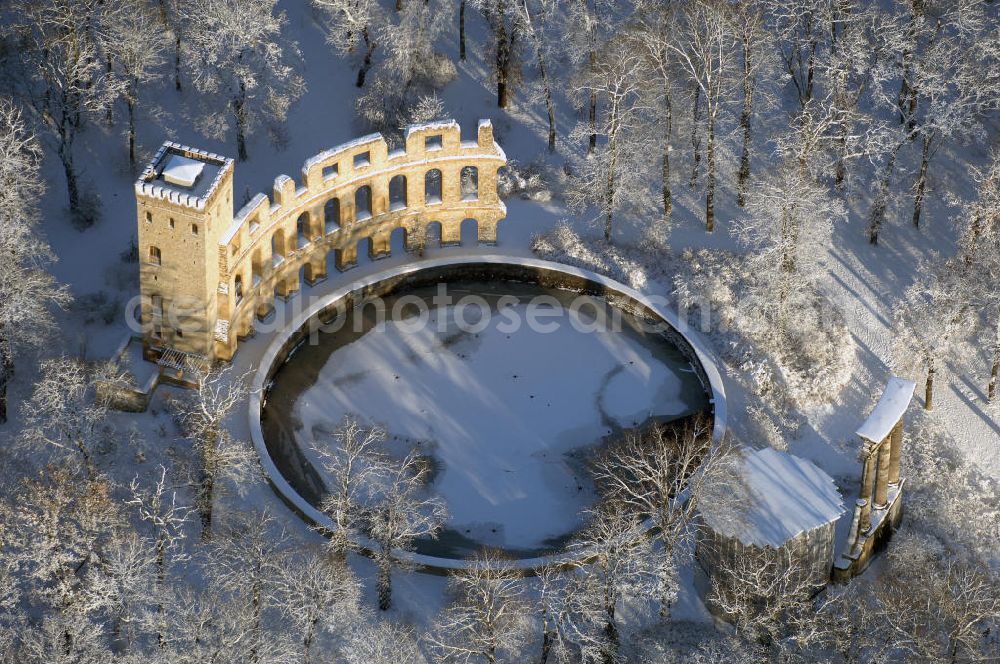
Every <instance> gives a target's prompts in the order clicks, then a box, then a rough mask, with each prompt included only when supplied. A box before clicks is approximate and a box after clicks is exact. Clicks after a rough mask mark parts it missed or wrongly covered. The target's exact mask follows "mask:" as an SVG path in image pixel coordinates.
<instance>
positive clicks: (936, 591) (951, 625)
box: [874, 534, 1000, 662]
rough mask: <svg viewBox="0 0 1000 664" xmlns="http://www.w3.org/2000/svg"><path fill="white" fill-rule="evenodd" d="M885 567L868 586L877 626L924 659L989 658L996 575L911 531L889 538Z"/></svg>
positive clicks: (999, 608)
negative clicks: (878, 579)
mask: <svg viewBox="0 0 1000 664" xmlns="http://www.w3.org/2000/svg"><path fill="white" fill-rule="evenodd" d="M888 557H889V561H890V563H889V564H890V569H889V571H888V573H886V574H884V575H882V577H881V583H879V584H878V585H877V586H876V588H875V589H874V595H875V600H876V602H877V604H876V608H877V610H878V616H879V618H880V619H881V622H880V624H881V625H882V629H883V630H887V631H888V638H890V639H892V640H893V641H895V642H896V643H897V644H898V647H899V649H900V650H901V651H902V652H906V653H908V654H909V655H910V656H912V657H913V658H914V659H917V660H925V661H948V662H958V661H989V659H991V658H992V656H993V655H995V653H996V651H995V643H991V642H990V634H991V632H992V631H993V630H995V629H997V627H998V626H1000V592H998V591H1000V578H998V577H997V574H996V572H995V571H994V570H990V569H989V568H988V567H987V566H985V565H983V564H982V563H977V562H973V561H969V560H967V559H966V558H965V557H964V556H963V555H961V553H960V552H957V551H949V550H948V549H946V548H945V547H944V546H943V545H942V544H941V543H940V542H939V541H937V539H936V538H934V537H932V536H927V535H918V534H913V535H910V536H908V537H901V538H899V540H898V541H894V542H893V547H892V548H891V549H890V551H889V556H888Z"/></svg>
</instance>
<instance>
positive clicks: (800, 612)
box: [706, 546, 819, 660]
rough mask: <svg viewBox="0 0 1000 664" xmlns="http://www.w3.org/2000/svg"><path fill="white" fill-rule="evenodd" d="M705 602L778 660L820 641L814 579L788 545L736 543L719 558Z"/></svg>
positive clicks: (772, 657)
mask: <svg viewBox="0 0 1000 664" xmlns="http://www.w3.org/2000/svg"><path fill="white" fill-rule="evenodd" d="M716 566H717V567H716V569H715V570H714V574H713V578H712V586H711V590H710V591H709V593H708V596H707V597H706V600H707V602H708V603H709V604H710V605H711V606H712V607H713V610H716V611H718V612H719V613H720V614H721V615H723V616H725V618H726V619H727V620H729V621H731V622H732V623H733V624H734V625H735V626H736V629H737V630H738V631H739V632H741V633H742V634H745V635H747V636H748V637H749V638H751V639H753V640H754V641H756V642H758V643H760V644H761V645H763V646H764V647H766V648H767V649H768V650H769V651H770V653H771V659H772V660H773V659H776V658H778V656H779V654H780V653H782V652H783V650H784V649H785V648H788V647H794V648H804V647H806V646H807V645H809V644H810V643H812V642H813V641H815V640H816V639H818V634H819V632H818V628H817V626H816V623H815V616H814V614H815V611H814V607H813V602H812V596H813V594H814V593H815V591H816V588H815V586H814V581H813V580H812V579H810V575H809V573H808V572H807V571H806V570H805V569H804V568H803V567H802V566H801V564H800V563H799V562H798V560H797V559H796V558H795V557H794V555H793V554H791V553H789V551H788V550H787V549H772V548H770V547H756V546H748V547H744V546H738V548H737V551H736V552H735V553H734V554H730V553H729V552H728V551H726V552H723V553H722V554H721V555H719V556H717V558H716Z"/></svg>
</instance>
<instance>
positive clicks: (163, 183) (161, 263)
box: [135, 142, 233, 370]
mask: <svg viewBox="0 0 1000 664" xmlns="http://www.w3.org/2000/svg"><path fill="white" fill-rule="evenodd" d="M135 197H136V213H137V215H138V221H137V224H138V229H139V232H138V235H139V266H140V269H139V287H140V293H141V296H142V309H141V316H142V329H143V351H144V355H145V356H146V358H147V359H150V360H154V361H159V362H160V363H161V365H164V364H166V365H167V366H171V367H173V368H175V369H177V370H182V369H181V367H182V366H183V362H184V360H187V359H195V360H200V359H202V358H205V359H211V358H212V357H213V340H214V337H215V334H216V326H217V325H216V323H217V321H216V319H217V311H218V304H217V298H218V295H219V288H220V285H219V260H220V259H219V244H220V242H219V240H220V238H221V237H222V235H223V234H224V233H225V231H226V230H227V229H228V228H229V226H230V225H231V224H232V221H233V160H232V159H229V158H226V157H222V156H220V155H217V154H212V153H209V152H205V151H204V150H196V149H193V148H189V147H186V146H183V145H178V144H176V143H171V142H167V143H164V144H163V146H162V147H161V148H160V149H159V150H158V151H157V153H156V155H155V156H154V157H153V159H152V161H151V162H150V163H149V165H148V166H147V167H146V169H145V170H144V171H143V173H142V175H141V176H140V177H139V179H138V180H137V181H136V183H135ZM168 351H169V352H168ZM188 356H196V357H195V358H189V357H188Z"/></svg>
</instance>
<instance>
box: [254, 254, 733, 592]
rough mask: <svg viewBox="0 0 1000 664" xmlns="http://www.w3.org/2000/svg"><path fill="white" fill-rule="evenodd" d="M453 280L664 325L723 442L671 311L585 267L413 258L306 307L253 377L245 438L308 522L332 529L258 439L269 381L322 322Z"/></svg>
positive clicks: (695, 356) (715, 401)
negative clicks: (520, 285) (593, 303)
mask: <svg viewBox="0 0 1000 664" xmlns="http://www.w3.org/2000/svg"><path fill="white" fill-rule="evenodd" d="M457 278H458V279H479V280H488V281H494V280H496V281H512V282H528V283H533V284H537V285H539V286H542V287H547V288H558V289H562V290H568V291H575V292H580V293H586V294H589V295H596V296H601V297H603V298H605V299H606V300H607V301H608V302H609V303H610V304H612V305H614V306H615V307H618V308H620V309H623V310H625V311H627V312H629V313H631V314H633V315H636V316H639V317H641V318H645V319H649V320H652V321H653V322H654V323H658V322H663V323H666V324H667V326H666V327H665V332H664V333H665V335H666V336H667V337H668V338H669V339H670V341H671V342H672V343H674V344H675V345H676V346H677V347H678V348H679V349H680V350H681V351H682V352H683V353H684V354H685V355H687V356H688V359H689V360H690V361H691V366H692V367H694V369H695V370H696V371H697V373H698V375H699V378H700V379H701V382H702V385H703V386H704V388H705V391H706V394H707V396H708V399H709V404H710V408H711V409H712V414H713V418H714V419H713V438H714V439H715V441H716V442H719V441H721V440H722V437H723V435H724V433H725V431H726V397H725V389H724V387H723V384H722V377H721V375H720V373H719V370H718V367H717V365H716V363H715V361H714V360H713V359H712V357H711V355H710V354H709V353H708V351H707V349H706V348H705V346H704V344H703V343H702V341H701V340H700V339H699V338H698V336H697V334H696V333H694V331H693V330H690V329H688V327H687V325H686V322H684V321H679V320H678V318H677V315H676V314H675V312H674V311H673V310H671V309H669V308H668V307H666V306H665V303H661V302H658V301H656V298H652V297H649V296H646V295H643V294H642V293H639V292H638V291H636V290H634V289H632V288H629V287H628V286H625V285H624V284H621V283H619V282H617V281H614V280H612V279H609V278H607V277H604V276H601V275H599V274H596V273H594V272H590V271H589V270H583V269H580V268H575V267H570V266H568V265H562V264H559V263H553V262H550V261H543V260H538V259H532V258H516V257H511V256H496V255H489V256H475V257H468V256H466V257H453V258H439V259H433V260H425V261H419V262H416V263H412V264H409V265H405V266H401V267H397V268H394V269H391V270H387V271H384V272H381V273H377V274H373V275H370V276H369V277H366V278H364V279H360V280H358V281H355V282H352V283H350V284H347V285H345V286H344V287H342V288H339V289H337V290H335V291H333V292H332V293H329V294H328V295H326V296H324V297H323V298H322V299H320V300H318V301H316V302H315V303H313V304H312V305H311V306H310V307H309V308H308V309H306V310H305V311H303V312H302V313H301V314H299V315H298V316H296V317H295V319H294V320H292V321H291V322H290V323H289V324H288V325H287V326H285V327H284V328H283V329H282V330H280V331H279V332H278V333H277V335H276V337H275V338H274V340H273V341H272V342H271V344H270V345H269V346H268V348H267V351H266V352H265V353H264V355H263V357H262V358H261V361H260V365H259V368H258V369H257V371H256V373H255V375H254V377H253V382H252V385H251V390H250V399H249V401H250V404H249V413H248V416H249V425H250V434H251V437H252V439H253V444H254V447H255V448H256V450H257V454H258V456H259V457H260V462H261V465H262V466H263V468H264V471H265V473H267V476H268V479H269V481H270V483H271V485H272V487H273V488H274V490H275V491H276V492H277V493H278V495H279V496H280V497H281V498H282V499H283V500H284V501H285V502H286V503H287V504H288V505H289V506H291V507H292V509H294V510H295V511H296V512H297V513H299V514H300V515H301V516H302V517H303V518H304V519H306V520H307V521H308V522H310V523H311V524H313V525H316V526H319V527H320V528H322V529H327V530H330V529H333V528H334V524H333V522H332V520H331V519H330V518H329V517H328V516H326V515H325V514H323V513H322V512H321V511H320V510H318V509H317V508H316V507H314V506H313V505H312V504H311V503H310V502H309V501H307V500H306V499H305V498H303V497H302V496H301V495H300V494H299V493H298V492H297V491H296V490H295V488H294V487H292V486H291V484H290V483H289V482H288V480H287V479H286V478H285V477H284V476H283V475H282V474H281V472H280V471H279V469H278V468H277V466H276V465H275V463H274V460H273V459H272V458H271V455H270V453H269V451H268V448H267V444H266V443H265V440H264V432H263V429H262V427H261V410H262V406H263V403H264V400H265V399H266V397H267V391H268V388H269V385H270V383H271V380H272V378H273V377H274V375H275V373H276V372H277V371H278V369H279V368H280V367H281V366H282V365H283V364H284V362H285V360H286V359H287V358H288V357H289V356H290V355H291V353H292V352H294V350H295V348H296V347H297V346H298V345H299V344H301V343H302V342H303V341H304V340H305V339H306V338H307V337H308V336H309V335H310V334H313V333H316V332H318V331H319V330H320V329H321V327H322V325H323V323H324V321H329V320H330V319H331V318H333V317H335V316H336V315H337V313H338V312H341V311H344V310H345V309H347V308H350V307H352V306H354V304H356V303H360V302H362V301H364V300H365V299H367V298H375V297H382V296H386V295H389V294H392V293H396V292H399V291H401V290H406V289H409V288H413V287H417V286H423V285H430V284H436V283H439V282H443V281H449V280H452V279H457ZM355 543H356V544H357V545H358V546H359V547H360V548H361V549H362V550H364V551H369V550H371V549H373V548H374V543H373V542H371V541H370V540H368V539H367V538H364V537H358V538H356V542H355ZM394 555H395V557H396V558H398V559H399V560H403V561H406V562H409V563H412V564H414V565H417V566H419V567H422V568H426V569H430V570H438V571H447V570H454V569H461V568H463V567H465V566H466V564H467V563H466V561H464V560H460V559H453V558H444V557H438V556H430V555H424V554H418V553H413V552H409V551H396V552H395V553H394ZM569 561H570V558H569V556H568V554H553V555H549V556H539V557H535V558H521V559H517V560H514V561H511V564H512V565H513V566H514V567H515V568H517V569H520V570H522V571H525V572H530V571H532V570H535V569H537V568H539V567H541V566H544V565H548V564H562V563H567V562H569Z"/></svg>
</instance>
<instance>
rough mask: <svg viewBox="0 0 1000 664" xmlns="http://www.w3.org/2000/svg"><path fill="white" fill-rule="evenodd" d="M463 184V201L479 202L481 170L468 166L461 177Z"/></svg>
mask: <svg viewBox="0 0 1000 664" xmlns="http://www.w3.org/2000/svg"><path fill="white" fill-rule="evenodd" d="M460 181H461V184H462V200H463V201H475V200H479V169H478V168H476V167H475V166H466V167H465V168H463V169H462V173H461V175H460Z"/></svg>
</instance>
